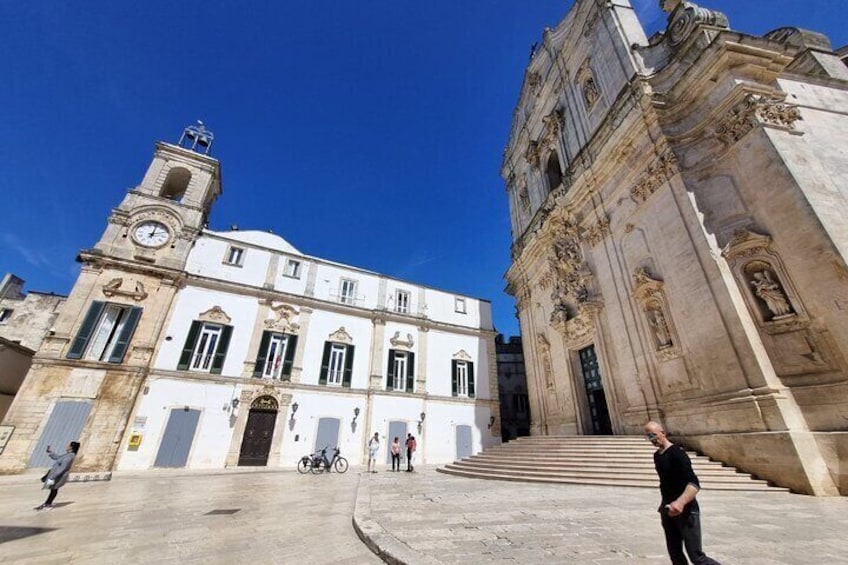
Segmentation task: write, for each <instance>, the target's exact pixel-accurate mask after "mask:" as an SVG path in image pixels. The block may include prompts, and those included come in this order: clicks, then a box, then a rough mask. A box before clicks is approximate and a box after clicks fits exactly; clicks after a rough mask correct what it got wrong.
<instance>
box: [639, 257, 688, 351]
mask: <svg viewBox="0 0 848 565" xmlns="http://www.w3.org/2000/svg"><path fill="white" fill-rule="evenodd" d="M633 282H634V284H635V288H634V289H633V297H634V298H635V299H636V300H637V301H638V302H639V304H640V305H641V306H642V311H643V312H644V314H645V321H646V322H647V323H648V327H649V328H650V331H651V343H652V344H653V349H654V351H655V352H656V354H657V358H658V359H660V360H661V361H668V360H670V359H674V358H675V357H679V356H680V355H681V349H680V347H679V346H678V344H677V339H676V338H675V334H674V328H673V325H672V322H671V319H670V317H669V315H668V305H667V303H666V298H665V292H664V291H663V286H664V283H663V281H661V280H658V279H655V278H653V277H651V275H650V274H648V270H647V269H645V268H644V267H639V268H638V269H636V270H635V271H634V272H633Z"/></svg>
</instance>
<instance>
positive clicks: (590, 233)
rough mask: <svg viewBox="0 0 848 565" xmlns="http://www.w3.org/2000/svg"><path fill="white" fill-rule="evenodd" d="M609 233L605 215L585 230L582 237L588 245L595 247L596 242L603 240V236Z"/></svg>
mask: <svg viewBox="0 0 848 565" xmlns="http://www.w3.org/2000/svg"><path fill="white" fill-rule="evenodd" d="M609 233H610V220H609V218H608V217H607V216H606V215H605V216H603V217H602V218H601V219H600V220H598V223H596V224H595V225H593V226H591V227H590V228H589V229H587V230H586V231H585V233H584V234H583V239H585V240H586V242H587V243H588V244H589V245H590V246H592V247H595V246H596V245H597V244H599V243H600V242H601V241H603V240H604V238H605V237H606V236H608V235H609Z"/></svg>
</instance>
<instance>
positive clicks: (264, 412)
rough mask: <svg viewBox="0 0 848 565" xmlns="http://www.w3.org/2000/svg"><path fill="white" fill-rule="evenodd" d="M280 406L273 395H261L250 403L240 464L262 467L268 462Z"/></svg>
mask: <svg viewBox="0 0 848 565" xmlns="http://www.w3.org/2000/svg"><path fill="white" fill-rule="evenodd" d="M278 408H279V405H278V403H277V400H276V399H275V398H274V397H273V396H260V397H259V398H257V399H256V400H254V401H253V404H251V405H250V413H249V414H248V416H247V426H245V428H244V437H242V440H241V453H240V454H239V462H238V464H239V465H244V466H254V467H262V466H265V465H267V464H268V454H269V453H270V452H271V440H272V439H273V438H274V425H275V424H276V423H277V411H278Z"/></svg>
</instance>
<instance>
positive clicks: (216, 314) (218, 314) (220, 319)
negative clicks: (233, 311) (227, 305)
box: [198, 306, 232, 325]
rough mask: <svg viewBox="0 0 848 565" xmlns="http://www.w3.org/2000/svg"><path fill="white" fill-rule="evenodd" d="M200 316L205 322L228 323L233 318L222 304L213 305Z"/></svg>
mask: <svg viewBox="0 0 848 565" xmlns="http://www.w3.org/2000/svg"><path fill="white" fill-rule="evenodd" d="M198 318H199V319H200V320H201V321H203V322H212V323H213V324H225V325H227V324H229V323H230V322H231V321H232V318H230V317H229V316H228V315H227V313H226V312H224V310H223V309H222V308H221V307H220V306H213V307H212V308H210V309H209V310H207V311H206V312H203V313H201V314H200V316H198Z"/></svg>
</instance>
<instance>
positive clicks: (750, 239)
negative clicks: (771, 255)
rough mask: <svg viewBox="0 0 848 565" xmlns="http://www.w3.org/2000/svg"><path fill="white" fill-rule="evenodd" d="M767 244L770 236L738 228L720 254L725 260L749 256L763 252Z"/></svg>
mask: <svg viewBox="0 0 848 565" xmlns="http://www.w3.org/2000/svg"><path fill="white" fill-rule="evenodd" d="M769 245H771V237H769V236H767V235H761V234H758V233H754V232H752V231H750V230H747V229H738V230H736V231H734V232H733V239H731V240H730V243H728V244H727V245H725V246H724V249H722V251H721V254H722V255H723V256H724V258H725V259H727V260H731V259H737V258H740V257H749V256H751V255H757V254H759V253H762V252H764V251H765V250H766V249H768V247H769Z"/></svg>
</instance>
